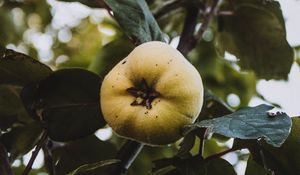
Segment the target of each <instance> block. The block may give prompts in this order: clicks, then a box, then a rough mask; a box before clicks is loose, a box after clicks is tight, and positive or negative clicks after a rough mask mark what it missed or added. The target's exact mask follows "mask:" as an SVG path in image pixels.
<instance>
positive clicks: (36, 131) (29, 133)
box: [0, 122, 42, 160]
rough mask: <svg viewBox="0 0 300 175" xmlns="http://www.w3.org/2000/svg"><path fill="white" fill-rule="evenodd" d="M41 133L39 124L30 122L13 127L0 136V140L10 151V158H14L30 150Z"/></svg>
mask: <svg viewBox="0 0 300 175" xmlns="http://www.w3.org/2000/svg"><path fill="white" fill-rule="evenodd" d="M41 133H42V126H41V124H40V123H38V122H32V123H30V124H28V125H25V126H17V127H13V128H12V129H11V131H9V132H7V133H5V134H3V135H2V136H1V137H0V142H1V143H3V144H4V145H5V147H6V149H7V151H8V152H9V153H10V159H11V160H14V159H15V158H17V157H19V156H22V155H24V154H26V153H27V152H28V151H30V150H31V149H32V148H33V147H34V146H35V145H36V143H37V142H38V139H39V137H40V135H41Z"/></svg>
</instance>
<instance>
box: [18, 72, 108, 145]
mask: <svg viewBox="0 0 300 175" xmlns="http://www.w3.org/2000/svg"><path fill="white" fill-rule="evenodd" d="M99 88H100V78H99V77H98V76H97V75H96V74H93V73H91V72H89V71H86V70H83V69H64V70H59V71H56V72H54V73H53V74H51V75H50V76H49V77H47V78H46V79H45V80H43V81H41V82H39V83H36V84H30V85H28V86H26V87H24V89H23V90H22V94H21V96H22V99H23V102H24V104H25V107H26V109H27V110H28V111H29V112H30V113H31V115H32V116H34V118H35V119H41V120H43V121H45V125H46V128H47V130H48V134H49V137H50V138H51V139H53V140H56V141H69V140H73V139H78V138H81V137H85V136H88V135H90V134H92V133H94V132H95V131H96V130H97V129H98V128H100V127H102V126H104V125H105V122H104V119H103V117H102V115H101V112H100V107H99Z"/></svg>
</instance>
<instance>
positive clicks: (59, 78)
mask: <svg viewBox="0 0 300 175" xmlns="http://www.w3.org/2000/svg"><path fill="white" fill-rule="evenodd" d="M63 1H66V2H59V1H54V0H48V1H46V0H22V1H15V0H0V22H1V25H0V47H1V49H0V84H1V85H0V141H1V143H3V144H4V145H5V146H6V148H7V149H8V151H9V153H10V157H9V158H10V161H11V163H12V162H13V161H14V160H17V161H20V162H21V163H20V165H14V166H13V171H14V174H16V175H18V174H21V173H22V172H23V170H24V168H25V165H24V161H23V157H22V156H24V155H25V154H27V153H29V151H30V150H32V149H33V148H34V146H35V145H36V143H37V141H38V139H39V137H40V134H41V132H42V131H43V129H49V128H51V129H49V131H51V132H50V137H51V138H52V139H54V140H56V141H61V142H55V141H52V142H51V143H52V145H50V147H49V149H50V150H51V151H52V153H53V158H54V162H55V165H56V166H55V169H56V171H57V174H58V175H60V174H67V173H70V172H71V171H73V170H75V169H77V168H79V169H78V170H82V169H85V168H90V167H93V165H94V166H95V167H97V166H98V167H101V166H102V165H104V164H105V161H104V162H102V163H103V164H102V163H101V161H103V160H107V159H109V160H110V159H113V158H115V155H116V154H117V150H118V149H120V147H121V145H122V143H123V142H124V141H125V140H124V139H123V138H119V137H117V136H116V135H113V136H112V137H111V138H110V139H109V140H108V141H101V140H99V139H98V138H97V137H96V136H94V135H93V133H94V131H95V130H96V129H98V128H100V127H103V125H105V123H104V122H103V118H102V116H101V114H99V111H98V110H95V109H90V108H87V107H86V106H84V105H83V106H82V105H81V107H78V106H76V107H72V106H69V108H68V109H65V108H64V110H62V111H64V112H61V111H59V112H58V113H57V111H58V110H55V112H53V111H51V110H47V109H48V108H49V106H51V107H53V106H54V105H57V104H62V103H63V104H67V105H69V104H72V103H74V102H75V103H77V102H82V100H83V99H85V98H87V96H89V95H86V93H89V92H93V93H91V94H92V95H91V94H90V96H89V97H90V98H89V99H88V100H87V101H89V100H91V99H92V100H91V101H98V93H99V92H98V90H99V85H100V81H101V79H102V78H103V77H104V76H105V75H106V74H107V73H108V71H109V70H110V69H111V68H112V67H113V66H114V65H115V64H116V63H117V62H118V61H119V60H121V59H123V58H124V57H126V56H127V55H128V53H129V52H130V51H131V50H132V49H133V48H134V44H136V43H139V42H145V41H150V40H167V41H170V42H171V43H172V44H173V45H175V46H176V44H177V42H178V39H179V36H180V33H181V31H182V28H183V24H184V18H185V14H186V10H185V5H191V4H192V5H195V4H196V5H199V6H201V3H202V2H204V1H202V0H201V1H180V3H179V5H178V6H174V7H172V8H171V9H168V10H167V11H166V13H165V14H164V15H162V16H159V17H157V16H155V15H154V17H153V16H152V14H151V12H153V13H154V14H156V12H158V11H160V10H161V9H164V7H166V6H167V5H168V4H170V3H173V2H174V1H163V0H147V1H136V2H135V1H132V0H131V1H122V3H123V4H122V5H126V8H122V7H119V6H118V5H119V4H118V3H117V2H119V1H113V0H106V2H107V3H108V5H109V7H110V8H111V10H112V11H113V14H114V16H115V18H116V20H114V19H113V18H112V13H110V14H109V13H108V12H107V11H106V10H107V8H108V6H107V5H105V4H104V3H103V2H100V1H99V2H100V3H98V1H97V2H96V1H95V2H94V1H85V0H63ZM73 1H76V2H77V3H70V2H73ZM78 2H79V3H78ZM120 2H121V1H120ZM145 2H147V3H148V5H149V8H148V7H147V4H146V3H145ZM195 2H196V3H195ZM228 2H229V1H228ZM232 2H233V3H237V4H239V5H238V6H234V7H230V5H228V4H227V1H225V5H224V6H222V7H221V8H222V10H232V9H231V8H234V10H236V14H237V16H225V17H224V16H222V17H220V16H218V17H217V18H216V19H214V20H215V21H214V22H213V23H212V24H211V26H210V27H209V28H208V31H207V32H205V33H204V36H203V40H202V41H201V42H199V43H197V45H196V47H195V48H194V49H193V50H192V51H191V52H190V53H189V54H188V56H187V58H188V60H189V61H190V62H191V63H192V64H193V65H194V66H195V67H196V68H197V70H198V71H199V72H200V73H201V76H202V78H203V82H204V86H205V89H206V92H205V102H204V106H203V110H202V112H201V114H200V116H199V118H198V120H197V121H200V120H204V119H212V118H216V117H221V116H224V115H227V114H230V113H232V112H233V111H234V110H233V109H239V108H241V107H245V106H247V105H248V103H249V101H250V100H251V98H252V97H253V96H259V95H258V94H257V92H256V83H257V81H258V80H259V79H261V78H266V79H280V78H286V76H287V74H288V72H289V71H290V66H291V63H292V62H293V52H292V49H291V47H290V46H289V45H288V44H287V43H286V40H285V35H286V33H285V32H286V31H285V27H284V19H283V17H282V12H281V10H280V7H279V4H278V3H277V2H276V1H265V0H254V1H253V0H242V1H232ZM265 2H268V3H267V4H269V5H265V4H264V3H265ZM80 3H82V4H84V5H82V4H80ZM243 3H247V4H246V5H241V4H243ZM249 4H250V5H249ZM262 4H263V5H262ZM95 7H99V8H102V9H99V8H95ZM104 8H105V9H104ZM110 12H111V11H110ZM128 15H129V16H128ZM203 16H204V15H203V13H202V12H201V14H200V17H199V20H198V21H197V27H199V26H200V25H201V22H202V20H203ZM155 17H156V20H155ZM245 18H246V19H247V20H245ZM134 19H136V20H134ZM216 20H218V23H217V22H216ZM236 23H238V24H236ZM250 24H251V25H250ZM257 26H259V27H257ZM270 31H274V32H270ZM254 35H255V36H254ZM126 36H130V38H127V37H126ZM224 38H225V39H224ZM270 38H271V39H270ZM132 40H134V42H132ZM262 43H267V44H262ZM5 47H6V48H8V49H12V50H15V51H18V52H14V51H12V50H8V49H5ZM255 49H257V50H258V51H256V50H255ZM295 51H296V52H295V53H296V54H295V55H296V61H297V62H298V64H300V61H299V60H300V56H299V53H300V49H299V47H295ZM227 52H230V53H232V54H233V55H235V56H236V58H237V59H236V60H234V61H231V60H229V59H228V58H226V59H225V58H224V57H226V54H227ZM22 53H24V54H22ZM27 55H28V56H27ZM274 60H276V61H274ZM38 61H40V62H41V63H40V62H38ZM42 63H44V64H42ZM49 67H50V68H51V69H50V68H49ZM71 68H72V69H71ZM74 68H81V69H87V70H89V71H92V72H94V73H96V74H97V75H99V76H100V78H99V77H97V78H95V77H96V75H95V74H92V73H87V74H88V75H87V74H85V75H82V74H81V73H80V72H81V71H80V70H79V69H74ZM241 68H242V69H244V68H246V69H247V71H242V70H241ZM60 69H62V70H60ZM64 69H67V72H68V70H69V69H71V70H69V71H71V72H72V71H74V72H73V73H71V75H70V77H68V76H67V75H66V74H65V73H62V72H65V71H66V70H64ZM52 70H53V71H54V73H53V71H52ZM57 70H60V71H57ZM65 76H67V77H65ZM53 77H55V78H53ZM91 77H94V78H91ZM91 79H92V80H91ZM69 80H72V81H69ZM24 87H25V88H24ZM41 87H42V90H40V88H41ZM48 88H49V89H51V90H52V91H51V90H50V91H48ZM22 89H23V93H25V96H26V95H29V96H26V97H24V96H23V101H22V100H21V97H20V93H21V91H22ZM44 89H47V90H45V92H43V90H44ZM70 89H72V90H71V91H69V90H70ZM87 89H88V90H87ZM96 89H97V90H96ZM26 90H27V92H26ZM39 90H40V91H39ZM37 91H38V93H37ZM50 92H52V93H50ZM23 95H24V94H23ZM229 95H236V96H237V97H238V102H237V103H236V105H232V106H230V104H231V103H230V100H228V97H229ZM76 98H77V99H76ZM45 101H46V103H47V104H46V105H45V104H44V103H45ZM42 102H43V104H42ZM85 102H86V101H85ZM41 104H42V105H41ZM32 106H34V108H32V109H31V107H32ZM37 106H38V107H41V106H42V107H43V108H37ZM98 106H99V104H98V103H97V107H95V108H97V109H98ZM26 109H27V110H26ZM37 109H43V110H37ZM49 111H50V112H49ZM70 111H73V112H70ZM74 111H75V112H74ZM37 115H42V116H44V117H46V120H45V119H42V120H41V118H39V117H37ZM49 116H50V117H49ZM74 116H75V117H74ZM75 119H78V120H75ZM90 119H92V120H90ZM87 120H89V121H88V122H86V121H87ZM298 125H299V121H298V118H294V119H293V128H292V134H291V135H290V136H289V137H288V139H287V142H286V143H285V144H284V145H283V147H281V148H273V147H271V146H269V145H263V150H264V151H265V154H266V156H267V159H268V161H270V162H272V163H271V166H270V167H271V168H274V167H277V169H279V170H278V172H281V173H282V172H289V174H291V175H293V174H295V175H296V174H297V172H299V171H300V170H299V169H298V168H299V167H300V164H299V161H298V159H297V158H298V157H299V156H297V155H298V153H299V148H298V145H299V144H298V142H299V139H297V138H298V137H297V136H298V135H297V133H299V132H297V131H298V130H299V128H298V127H299V126H298ZM70 128H73V129H70ZM68 129H69V130H68ZM70 133H71V134H70ZM74 133H75V134H74ZM70 135H71V136H72V137H70ZM201 137H204V138H205V139H206V140H205V146H204V151H203V155H201V156H203V157H202V158H201V159H198V158H199V157H201V156H200V155H199V153H200V150H199V147H200V144H201V142H202V140H201ZM228 139H229V138H227V137H224V136H221V135H217V134H214V135H213V136H212V137H211V135H205V133H203V131H202V130H196V131H194V132H193V133H192V134H191V135H189V136H186V137H185V138H184V139H182V140H180V141H178V142H177V143H175V144H172V145H168V146H165V147H144V149H143V150H142V152H141V153H140V154H139V156H138V157H137V159H136V161H135V162H134V163H133V165H132V166H131V168H130V169H129V172H128V174H130V175H136V174H139V175H144V174H151V172H153V173H154V174H171V175H176V174H183V175H185V174H209V175H215V174H235V172H234V170H233V166H231V165H230V164H229V163H228V162H227V161H225V160H224V159H221V158H218V159H215V160H214V161H211V162H208V163H207V162H205V161H203V160H205V158H207V157H209V156H211V155H214V154H216V153H220V152H222V151H224V150H226V149H228V148H229V146H228V144H226V143H224V142H225V141H227V140H228ZM297 144H298V145H297ZM237 145H238V146H241V145H242V146H243V147H247V148H249V149H250V150H251V153H252V154H253V155H252V156H250V158H249V159H248V166H247V170H246V174H247V175H248V174H249V175H250V174H259V173H260V174H265V173H266V172H265V171H264V169H263V167H264V165H263V164H262V162H261V161H260V157H259V153H258V152H257V150H259V149H260V147H259V146H258V147H257V142H256V141H255V142H254V141H252V142H251V143H249V142H247V141H246V142H245V143H244V142H243V144H241V143H239V144H237ZM245 145H246V146H245ZM253 150H254V151H253ZM178 151H179V152H178ZM195 157H197V159H195ZM155 160H157V161H155ZM240 160H242V158H240ZM272 160H276V161H272ZM153 161H155V162H154V163H152V162H153ZM42 165H43V164H42ZM82 165H87V166H85V167H81V166H82ZM43 166H45V165H43ZM153 166H154V167H153ZM80 167H81V168H80ZM199 167H201V168H199ZM275 169H276V168H275ZM40 172H46V169H45V167H41V168H36V169H33V170H32V171H31V172H30V175H37V174H38V173H40ZM99 173H101V171H100V170H98V169H95V170H93V171H91V172H90V174H99ZM79 174H80V173H79ZM83 174H84V173H83Z"/></svg>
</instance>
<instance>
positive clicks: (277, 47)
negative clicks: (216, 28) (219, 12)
mask: <svg viewBox="0 0 300 175" xmlns="http://www.w3.org/2000/svg"><path fill="white" fill-rule="evenodd" d="M221 20H222V24H223V25H222V32H221V33H220V34H219V36H218V41H217V47H218V48H219V49H220V50H222V52H223V53H224V51H228V52H230V53H232V54H234V55H235V56H236V57H237V58H238V59H240V62H239V63H240V65H241V67H242V68H244V69H252V70H254V71H255V73H256V74H257V76H258V77H260V78H265V79H287V75H288V73H289V72H290V69H291V65H292V63H293V57H294V54H293V49H292V48H291V47H290V45H289V44H288V42H287V41H286V33H285V26H284V23H283V21H284V20H283V16H282V12H281V10H280V5H279V3H278V2H277V1H269V2H267V3H263V1H259V3H258V2H257V1H254V2H252V3H251V2H249V1H240V2H236V3H235V9H234V15H231V16H224V17H222V18H221Z"/></svg>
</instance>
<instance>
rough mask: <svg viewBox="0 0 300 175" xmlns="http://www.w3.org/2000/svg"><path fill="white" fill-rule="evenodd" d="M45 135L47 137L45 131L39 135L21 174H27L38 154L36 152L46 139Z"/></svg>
mask: <svg viewBox="0 0 300 175" xmlns="http://www.w3.org/2000/svg"><path fill="white" fill-rule="evenodd" d="M47 137H48V134H47V131H43V133H42V136H41V138H40V140H39V142H38V143H37V145H36V147H35V149H34V151H33V152H32V155H31V157H30V160H29V162H28V164H27V165H26V167H25V169H24V171H23V174H22V175H28V173H29V172H30V170H31V169H32V165H33V163H34V161H35V159H36V156H37V155H38V153H39V151H40V149H41V148H42V146H43V145H44V144H45V141H46V139H47Z"/></svg>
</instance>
